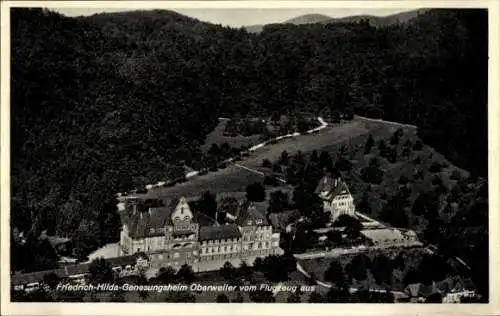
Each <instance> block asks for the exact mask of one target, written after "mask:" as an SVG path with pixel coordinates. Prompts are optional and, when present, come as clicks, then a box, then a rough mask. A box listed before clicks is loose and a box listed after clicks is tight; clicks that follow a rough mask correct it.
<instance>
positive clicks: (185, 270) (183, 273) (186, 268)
mask: <svg viewBox="0 0 500 316" xmlns="http://www.w3.org/2000/svg"><path fill="white" fill-rule="evenodd" d="M177 278H178V279H179V280H182V282H184V283H186V284H190V283H193V281H194V280H195V279H196V277H195V275H194V272H193V268H191V266H190V265H187V264H183V265H182V266H181V268H180V269H179V271H177Z"/></svg>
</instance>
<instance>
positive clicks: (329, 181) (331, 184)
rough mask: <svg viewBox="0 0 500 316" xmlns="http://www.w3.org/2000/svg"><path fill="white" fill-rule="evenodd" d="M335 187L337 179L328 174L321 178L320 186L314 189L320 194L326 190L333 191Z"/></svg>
mask: <svg viewBox="0 0 500 316" xmlns="http://www.w3.org/2000/svg"><path fill="white" fill-rule="evenodd" d="M334 188H335V179H334V178H333V177H332V176H331V175H330V174H326V175H324V176H323V178H321V180H319V183H318V186H317V187H316V189H315V190H314V193H315V194H320V193H321V192H324V191H328V192H330V191H332V190H333V189H334Z"/></svg>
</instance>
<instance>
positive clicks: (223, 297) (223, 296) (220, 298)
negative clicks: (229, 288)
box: [215, 293, 229, 303]
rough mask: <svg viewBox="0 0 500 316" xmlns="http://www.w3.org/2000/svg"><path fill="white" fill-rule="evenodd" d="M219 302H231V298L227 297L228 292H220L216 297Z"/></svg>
mask: <svg viewBox="0 0 500 316" xmlns="http://www.w3.org/2000/svg"><path fill="white" fill-rule="evenodd" d="M215 301H216V302H217V303H229V298H228V297H227V295H226V294H224V293H220V294H219V295H217V298H216V299H215Z"/></svg>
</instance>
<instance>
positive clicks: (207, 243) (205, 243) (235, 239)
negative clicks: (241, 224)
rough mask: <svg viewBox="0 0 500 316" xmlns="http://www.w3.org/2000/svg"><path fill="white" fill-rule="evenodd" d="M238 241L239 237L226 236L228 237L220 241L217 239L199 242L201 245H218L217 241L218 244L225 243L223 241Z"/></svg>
mask: <svg viewBox="0 0 500 316" xmlns="http://www.w3.org/2000/svg"><path fill="white" fill-rule="evenodd" d="M237 242H239V238H228V239H221V240H220V241H219V240H209V241H208V242H207V241H203V242H202V243H201V244H202V245H218V244H219V243H220V244H225V243H233V244H234V243H237Z"/></svg>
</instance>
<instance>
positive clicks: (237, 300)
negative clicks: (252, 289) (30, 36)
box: [231, 292, 243, 303]
mask: <svg viewBox="0 0 500 316" xmlns="http://www.w3.org/2000/svg"><path fill="white" fill-rule="evenodd" d="M231 302H232V303H243V296H242V295H241V293H240V292H237V293H236V297H235V298H234V299H233V300H232V301H231Z"/></svg>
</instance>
